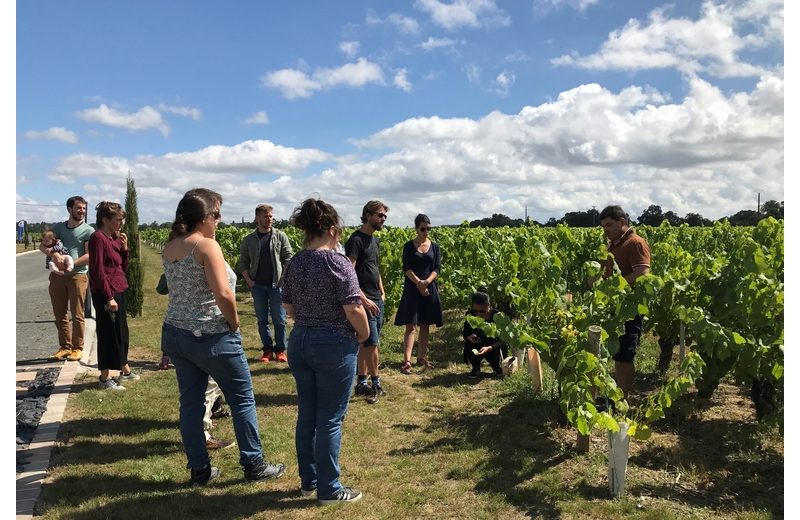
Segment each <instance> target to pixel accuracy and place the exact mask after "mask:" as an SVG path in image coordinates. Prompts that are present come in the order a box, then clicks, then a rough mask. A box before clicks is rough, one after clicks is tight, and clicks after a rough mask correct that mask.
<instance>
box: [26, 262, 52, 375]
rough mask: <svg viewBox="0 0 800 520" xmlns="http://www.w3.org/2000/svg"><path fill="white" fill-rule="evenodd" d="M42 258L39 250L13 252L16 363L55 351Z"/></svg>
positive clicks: (40, 358) (39, 359) (42, 357)
mask: <svg viewBox="0 0 800 520" xmlns="http://www.w3.org/2000/svg"><path fill="white" fill-rule="evenodd" d="M44 260H45V256H44V255H43V254H42V253H40V252H39V251H33V252H28V253H23V254H19V255H17V365H21V364H22V365H24V364H31V363H40V362H43V361H47V359H48V358H49V357H50V356H52V355H53V354H54V353H55V352H56V351H57V350H58V333H57V332H56V326H55V322H54V320H53V307H52V306H51V305H50V294H49V293H48V291H47V287H48V285H49V282H48V277H49V275H50V271H48V270H47V269H45V265H44Z"/></svg>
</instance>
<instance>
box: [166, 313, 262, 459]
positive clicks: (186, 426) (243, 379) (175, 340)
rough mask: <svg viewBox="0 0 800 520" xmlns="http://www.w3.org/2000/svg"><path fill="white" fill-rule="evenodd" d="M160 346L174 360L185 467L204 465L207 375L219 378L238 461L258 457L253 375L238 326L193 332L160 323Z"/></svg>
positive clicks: (206, 451) (259, 448) (259, 444)
mask: <svg viewBox="0 0 800 520" xmlns="http://www.w3.org/2000/svg"><path fill="white" fill-rule="evenodd" d="M161 350H162V351H163V352H164V354H165V355H167V356H169V357H170V359H171V360H172V363H173V364H174V365H175V373H176V375H177V377H178V390H179V392H180V405H181V407H180V419H179V424H180V429H181V438H182V439H183V449H184V450H185V451H186V458H187V459H188V467H189V468H191V469H202V468H204V467H205V466H206V465H207V464H208V463H209V461H210V460H211V459H209V457H208V449H207V448H206V437H205V434H204V433H203V431H204V429H203V416H204V415H205V397H206V387H207V386H208V376H211V377H213V378H214V380H215V381H216V382H217V384H219V387H220V389H221V390H222V393H223V394H224V395H225V400H226V401H227V402H228V406H229V407H230V409H231V417H232V418H233V429H234V431H235V432H236V442H237V444H238V445H239V464H241V465H242V466H244V465H247V464H254V463H256V462H258V461H259V460H261V459H262V457H263V455H262V451H261V438H260V437H259V433H258V419H257V417H256V400H255V397H254V396H253V381H252V379H251V378H250V368H249V367H248V365H247V358H246V357H245V355H244V349H243V348H242V336H241V334H239V333H238V332H220V333H217V334H203V335H201V336H195V335H194V333H192V331H189V330H186V329H179V328H177V327H174V326H172V325H170V324H168V323H164V325H163V327H162V329H161Z"/></svg>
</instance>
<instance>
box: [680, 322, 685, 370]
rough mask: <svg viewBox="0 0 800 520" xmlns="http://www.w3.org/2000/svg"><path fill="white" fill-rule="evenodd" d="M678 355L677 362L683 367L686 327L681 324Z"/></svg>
mask: <svg viewBox="0 0 800 520" xmlns="http://www.w3.org/2000/svg"><path fill="white" fill-rule="evenodd" d="M679 352H680V355H679V358H678V359H679V360H680V361H679V362H680V364H681V365H683V358H685V357H686V325H684V324H683V322H681V338H680V351H679Z"/></svg>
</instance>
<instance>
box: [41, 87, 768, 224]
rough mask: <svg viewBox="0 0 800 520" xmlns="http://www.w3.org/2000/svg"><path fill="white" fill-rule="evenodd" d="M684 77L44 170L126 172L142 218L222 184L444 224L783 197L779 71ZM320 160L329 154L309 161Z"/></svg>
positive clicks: (250, 200) (84, 174)
mask: <svg viewBox="0 0 800 520" xmlns="http://www.w3.org/2000/svg"><path fill="white" fill-rule="evenodd" d="M687 88H688V93H687V95H686V97H685V99H683V100H682V101H681V102H672V101H670V100H668V99H667V97H666V96H664V95H662V94H661V93H659V92H658V91H656V90H652V89H648V88H643V87H639V86H630V87H628V88H625V89H622V90H620V91H618V92H612V91H610V90H608V89H606V88H603V87H601V86H599V85H597V84H587V85H581V86H578V87H576V88H573V89H571V90H568V91H564V92H562V93H561V94H560V95H559V96H558V97H557V98H556V99H555V100H553V101H552V102H549V103H543V104H541V105H538V106H526V107H524V108H522V109H521V110H520V111H519V112H518V113H515V114H505V113H501V112H497V111H495V112H491V113H489V114H487V115H485V116H484V117H482V118H480V119H470V118H450V119H445V118H440V117H420V118H412V119H407V120H404V121H401V122H399V123H397V124H395V125H393V126H391V127H388V128H385V129H383V130H381V131H379V132H376V133H375V134H373V135H371V136H369V137H367V138H365V139H362V140H358V141H355V142H354V143H355V145H356V146H357V147H358V149H359V152H358V153H356V154H350V155H347V156H342V157H338V158H336V157H333V156H331V155H329V154H327V153H325V152H324V151H321V150H317V149H302V148H287V147H282V146H280V145H277V144H274V143H272V142H270V141H246V142H243V143H240V144H238V145H235V146H219V145H215V146H208V147H206V148H203V149H200V150H196V151H193V152H181V153H168V154H164V155H161V156H138V157H136V158H132V159H127V158H121V157H103V156H97V155H88V154H75V155H71V156H69V157H66V158H64V159H63V160H62V161H61V163H60V164H59V165H58V166H57V168H56V169H55V170H54V172H53V174H52V176H51V179H52V180H54V181H58V182H72V183H75V184H76V185H79V184H80V183H83V186H84V191H86V193H87V194H88V195H91V196H92V197H99V196H112V195H114V194H115V193H118V195H119V197H124V187H125V183H124V177H125V175H127V173H128V171H129V170H130V171H131V172H133V173H134V175H135V178H136V184H137V189H140V190H141V191H140V193H139V206H140V213H141V215H142V219H143V220H144V221H147V222H149V221H152V220H158V221H165V220H169V219H170V218H171V217H172V215H171V214H170V212H171V211H174V205H175V204H176V203H177V200H178V199H179V198H180V196H181V195H182V193H183V192H185V191H186V190H187V189H189V188H191V187H194V186H207V187H209V188H212V189H215V190H217V191H219V192H220V193H222V194H223V196H224V197H225V200H226V202H225V208H226V209H225V211H224V212H225V213H226V215H228V216H231V217H232V218H236V219H237V220H238V219H239V218H241V217H245V218H246V219H249V218H251V213H252V209H253V207H255V205H256V204H258V203H260V202H269V203H271V204H273V205H274V206H275V208H276V215H277V216H278V217H279V218H286V217H288V215H289V213H290V212H291V210H292V208H293V207H294V206H295V205H296V204H297V203H298V202H299V201H301V200H302V199H304V198H305V197H308V196H311V195H313V194H320V195H321V196H322V198H323V199H325V200H328V201H330V202H332V203H333V204H334V205H335V206H336V207H337V209H339V210H340V212H341V213H342V214H343V216H344V218H345V220H346V221H347V222H348V223H350V224H356V223H357V222H358V212H359V208H361V206H363V204H364V202H365V201H366V200H369V199H372V198H378V199H381V200H384V201H385V202H386V203H387V204H389V205H390V206H391V207H392V216H391V224H393V225H410V221H411V219H413V216H414V215H415V214H416V213H417V212H420V211H421V212H424V213H427V214H428V215H429V216H431V218H432V219H433V220H434V223H435V224H436V223H441V224H444V223H457V222H460V221H461V220H464V219H467V220H471V219H475V218H479V217H483V216H487V215H491V214H492V213H504V214H506V215H510V216H512V217H522V216H523V215H524V210H525V207H526V206H527V208H528V212H529V214H530V215H531V217H532V218H535V219H537V220H540V221H541V220H546V219H547V218H549V217H550V216H557V217H560V216H561V215H563V214H564V213H566V212H567V211H575V210H586V209H589V208H591V207H592V206H596V207H603V206H604V205H606V204H611V203H614V204H621V205H623V207H625V208H626V209H627V210H628V211H629V212H630V213H631V214H632V215H639V214H640V213H641V212H642V211H643V210H644V209H645V208H646V207H647V206H649V205H650V204H659V205H661V206H662V207H663V208H664V209H665V210H667V209H671V210H673V211H676V212H677V213H679V214H686V213H689V212H694V213H701V214H702V215H704V216H706V217H707V218H718V217H720V216H723V215H730V214H732V213H734V212H736V211H738V210H740V209H743V208H748V207H752V206H753V205H754V201H755V198H756V193H758V192H761V193H762V198H764V197H766V198H767V199H777V200H782V198H783V161H784V152H783V132H784V116H783V104H784V80H783V77H782V76H778V75H765V76H763V77H762V78H761V80H760V81H759V82H758V84H757V86H756V87H755V88H754V89H753V90H752V91H750V92H733V93H728V92H722V91H720V89H718V88H717V87H715V86H713V85H712V84H710V83H708V82H706V81H704V80H702V79H699V78H693V79H690V80H687ZM321 163H330V164H329V165H326V168H325V169H324V170H322V171H319V170H316V169H314V168H315V166H316V167H319V166H320V164H321ZM103 186H108V189H107V190H106V191H104V188H103ZM112 187H113V189H112ZM114 190H117V191H116V192H115V191H114ZM92 200H94V199H92ZM765 200H766V199H765Z"/></svg>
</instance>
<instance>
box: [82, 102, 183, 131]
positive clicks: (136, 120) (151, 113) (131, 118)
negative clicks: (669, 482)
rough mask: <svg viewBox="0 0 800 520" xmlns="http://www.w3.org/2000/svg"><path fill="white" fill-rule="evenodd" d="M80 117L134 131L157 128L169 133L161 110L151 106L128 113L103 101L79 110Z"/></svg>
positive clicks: (90, 121)
mask: <svg viewBox="0 0 800 520" xmlns="http://www.w3.org/2000/svg"><path fill="white" fill-rule="evenodd" d="M78 117H79V118H80V119H83V120H84V121H87V122H89V123H100V124H102V125H107V126H113V127H115V128H124V129H125V130H130V131H133V132H138V131H142V130H150V129H151V128H155V129H157V130H158V131H160V132H161V134H162V135H163V136H164V137H166V136H168V135H169V126H168V125H167V123H166V122H164V119H163V118H162V117H161V112H159V111H158V110H156V109H155V108H153V107H151V106H145V107H142V108H141V109H139V110H138V111H136V112H132V113H126V112H121V111H119V110H116V109H114V108H111V107H109V106H108V105H106V104H105V103H103V104H101V105H100V106H99V107H97V108H87V109H86V110H82V111H80V112H78Z"/></svg>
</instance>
